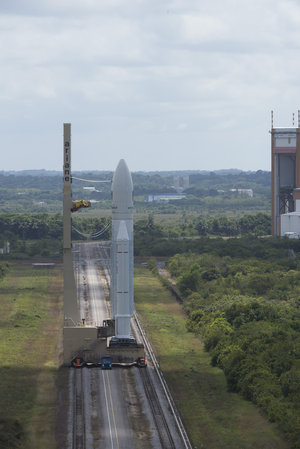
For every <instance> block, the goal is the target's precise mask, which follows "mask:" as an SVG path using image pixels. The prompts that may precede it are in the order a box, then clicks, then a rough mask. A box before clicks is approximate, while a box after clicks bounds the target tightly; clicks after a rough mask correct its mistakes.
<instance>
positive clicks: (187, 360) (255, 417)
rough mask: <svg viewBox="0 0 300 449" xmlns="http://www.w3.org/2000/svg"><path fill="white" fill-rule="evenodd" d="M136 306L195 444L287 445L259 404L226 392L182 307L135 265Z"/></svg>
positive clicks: (227, 448) (210, 448)
mask: <svg viewBox="0 0 300 449" xmlns="http://www.w3.org/2000/svg"><path fill="white" fill-rule="evenodd" d="M135 306H136V310H137V312H138V313H139V316H140V318H141V321H142V323H143V326H144V328H145V331H146V333H147V335H148V337H149V339H150V341H151V343H152V345H153V348H154V350H155V353H156V355H157V358H158V361H159V363H160V367H161V369H162V371H163V373H164V376H165V378H166V380H167V383H168V385H169V388H170V390H171V391H172V394H173V397H174V399H175V402H176V404H177V407H178V409H179V410H180V413H181V416H182V419H183V422H184V424H185V427H186V429H187V432H188V434H189V436H190V439H191V441H192V444H193V446H194V447H196V448H197V449H200V448H201V449H204V448H205V449H221V448H222V449H286V448H288V447H289V445H288V443H287V442H286V441H285V440H284V439H283V438H282V437H281V436H280V435H279V434H278V433H277V429H276V427H275V426H274V425H272V424H270V423H269V422H268V421H267V419H266V417H265V416H263V415H262V414H261V412H260V411H259V409H258V408H256V407H255V406H254V405H253V404H251V403H250V402H247V401H245V400H243V399H242V398H241V397H240V396H238V395H237V394H233V393H229V392H228V391H227V386H226V379H225V376H224V374H223V372H222V371H221V370H219V369H218V368H215V367H212V366H211V364H210V357H209V355H208V353H206V352H205V351H204V349H203V344H202V342H201V340H200V339H199V338H198V337H196V336H194V335H193V334H191V333H189V332H187V331H186V328H185V322H186V316H185V315H184V313H183V311H182V307H181V306H180V305H179V304H178V303H177V302H176V301H175V299H174V298H173V297H172V295H171V293H170V292H169V291H168V290H166V289H165V288H164V287H163V286H162V285H161V283H160V281H159V279H158V278H157V277H156V276H154V275H153V274H152V273H151V272H150V271H149V270H147V269H146V268H141V267H137V268H136V269H135Z"/></svg>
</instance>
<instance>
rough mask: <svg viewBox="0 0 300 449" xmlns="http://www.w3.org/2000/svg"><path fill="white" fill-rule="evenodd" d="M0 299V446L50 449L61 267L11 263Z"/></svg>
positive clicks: (53, 419) (60, 293)
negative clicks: (40, 267)
mask: <svg viewBox="0 0 300 449" xmlns="http://www.w3.org/2000/svg"><path fill="white" fill-rule="evenodd" d="M0 302H1V317H0V389H1V395H0V447H1V449H14V448H22V449H27V448H30V449H35V448H41V447H43V448H44V449H50V448H53V447H55V441H54V427H55V418H56V387H55V382H56V374H57V368H58V357H59V352H60V348H59V340H60V330H59V329H60V328H61V320H62V317H61V309H62V307H61V306H62V278H61V269H56V268H54V269H40V270H36V269H33V268H32V265H31V263H28V262H18V263H17V262H15V263H11V266H10V270H9V272H8V274H7V275H6V276H5V277H4V278H3V279H2V280H1V282H0Z"/></svg>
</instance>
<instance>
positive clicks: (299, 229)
mask: <svg viewBox="0 0 300 449" xmlns="http://www.w3.org/2000/svg"><path fill="white" fill-rule="evenodd" d="M280 219H281V233H280V235H281V236H282V237H284V236H285V234H286V233H287V232H294V233H295V234H297V235H298V237H300V212H291V213H289V214H283V215H281V216H280Z"/></svg>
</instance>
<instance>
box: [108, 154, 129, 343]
mask: <svg viewBox="0 0 300 449" xmlns="http://www.w3.org/2000/svg"><path fill="white" fill-rule="evenodd" d="M132 194H133V184H132V179H131V174H130V172H129V170H128V167H127V165H126V162H125V161H124V159H121V160H120V162H119V164H118V166H117V168H116V171H115V173H114V177H113V181H112V251H111V277H112V279H111V312H112V317H113V319H114V320H115V333H116V335H115V336H116V337H117V338H130V319H131V317H132V315H133V312H134V305H133V200H132Z"/></svg>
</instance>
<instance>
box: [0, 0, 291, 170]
mask: <svg viewBox="0 0 300 449" xmlns="http://www.w3.org/2000/svg"><path fill="white" fill-rule="evenodd" d="M242 3H243V5H242V6H240V5H241V3H238V5H239V7H238V8H237V2H236V0H226V2H225V3H224V1H221V0H215V2H205V1H199V0H172V1H171V0H165V1H161V0H160V1H159V0H152V1H151V2H149V1H146V0H132V1H130V2H128V1H127V0H126V1H125V0H101V1H99V0H72V1H71V0H52V1H50V0H44V1H43V2H40V1H38V0H26V1H25V0H23V1H21V0H18V1H17V0H11V1H10V2H2V3H1V5H0V56H1V72H0V83H1V93H0V99H1V103H2V107H1V108H0V117H1V120H2V124H0V128H1V129H2V131H1V132H2V139H3V143H5V145H8V147H10V148H12V147H13V146H15V145H16V143H13V142H12V141H11V140H9V133H10V130H11V129H12V128H13V126H14V123H15V122H17V124H18V129H19V132H20V133H22V132H25V131H24V130H26V136H27V138H28V142H29V141H30V142H31V144H29V143H28V145H27V147H30V148H31V147H32V149H30V151H32V154H33V156H32V158H31V160H29V162H28V163H29V164H30V163H39V164H42V163H43V159H42V158H40V156H39V153H38V150H37V149H36V151H37V154H35V153H34V151H35V143H34V142H36V139H38V135H37V132H38V133H39V132H42V131H41V130H43V132H45V129H46V128H47V126H49V133H50V134H51V133H56V132H57V126H59V124H60V123H62V121H68V120H70V121H72V122H73V123H74V126H75V125H76V127H77V129H80V132H79V133H78V139H80V141H81V143H82V145H84V142H86V144H87V146H88V148H89V157H90V160H91V161H93V166H94V165H95V164H96V162H95V160H96V158H97V155H96V154H95V155H94V154H93V153H92V146H91V145H88V142H89V141H90V139H91V138H93V141H94V142H95V140H96V141H98V142H100V141H101V145H102V146H103V145H105V144H106V145H107V147H108V148H109V152H107V153H106V157H107V165H106V168H112V167H113V165H112V157H113V156H112V155H114V154H115V155H117V152H118V148H119V147H120V146H121V147H124V146H126V147H127V148H128V157H129V158H131V157H132V160H133V161H139V163H140V164H142V163H143V162H145V163H146V162H147V164H150V163H151V164H152V165H151V167H150V165H149V169H150V168H155V167H156V168H160V167H159V164H160V160H159V157H160V156H161V154H162V151H163V150H165V145H167V147H168V148H175V149H176V151H175V152H174V151H173V152H172V158H170V157H168V156H170V155H169V153H168V154H167V155H166V157H165V159H164V161H165V162H164V163H165V164H166V163H167V161H172V162H170V163H172V164H173V168H176V167H178V168H180V167H183V165H182V164H183V163H184V164H186V165H185V168H188V165H189V163H190V164H191V166H193V167H195V164H196V156H197V155H198V157H199V151H198V152H197V150H196V149H197V145H198V146H199V147H200V146H202V145H203V147H205V148H212V152H218V151H219V150H218V148H219V147H221V146H222V148H223V147H224V145H227V146H228V151H229V152H232V154H233V155H234V158H235V161H236V164H237V165H236V166H240V167H242V168H246V167H244V166H243V165H242V164H246V162H247V163H248V164H249V166H250V165H251V166H252V167H254V166H255V165H256V166H257V167H258V168H259V167H260V166H261V167H262V168H266V164H268V163H269V162H266V160H265V159H266V158H265V156H262V155H263V154H264V151H266V152H267V153H268V151H269V147H268V146H269V142H268V134H267V127H268V126H269V124H268V121H269V111H270V109H272V108H274V109H275V110H276V109H277V110H282V111H283V114H285V113H286V112H287V111H289V110H291V112H293V111H294V110H295V108H297V104H295V98H297V97H299V87H298V84H299V83H298V79H299V72H300V61H299V58H298V47H299V44H298V43H299V42H300V39H299V38H300V27H299V25H300V8H299V6H298V4H297V2H294V1H292V0H284V1H283V0H275V1H274V0H272V1H271V0H253V1H252V2H242ZM36 123H38V124H39V130H40V131H37V130H36V127H35V124H36ZM43 123H44V124H43ZM46 123H47V126H46ZM218 127H219V128H220V129H222V130H223V132H224V133H225V134H226V136H227V138H228V143H227V144H226V143H224V137H222V138H219V140H218V137H217V136H216V137H214V138H213V139H212V137H211V135H212V134H211V133H215V134H216V131H217V129H218ZM50 128H51V130H50ZM250 128H251V133H250V131H249V129H250ZM84 129H86V131H84ZM74 132H75V131H74ZM100 132H101V133H102V135H101V136H98V137H97V133H100ZM30 133H31V134H30ZM254 134H255V138H254V137H253V136H254ZM30 135H31V137H30V138H29V136H30ZM40 136H41V138H42V134H40ZM150 136H151V137H150ZM162 136H164V137H162ZM237 136H240V139H244V142H246V141H247V144H246V146H248V148H249V150H250V147H251V157H252V158H253V161H252V160H251V159H250V157H249V158H248V159H247V158H245V157H244V156H243V157H240V154H239V151H238V148H239V145H240V144H241V143H240V142H239V139H238V137H237ZM256 136H260V138H261V142H262V143H261V147H259V145H258V144H256V143H255V142H257V139H258V137H256ZM251 138H252V139H253V144H251V143H250V141H251ZM55 139H56V136H53V137H52V142H53V140H55ZM103 139H106V142H104V141H103ZM181 139H185V141H184V140H181ZM197 139H199V140H198V144H197ZM48 140H49V142H50V141H51V139H48ZM23 141H24V139H23ZM258 141H259V140H258ZM14 142H18V139H17V137H16V138H15V141H14ZM20 142H21V136H20ZM132 142H134V143H133V144H132ZM220 142H222V143H220ZM232 142H234V145H235V150H233V149H232V148H233V146H232V145H233V144H232ZM23 145H24V143H23ZM46 145H47V144H46ZM99 145H100V143H99ZM139 145H142V147H141V148H140V146H139ZM150 145H155V146H156V147H157V157H158V159H157V162H156V161H155V159H154V158H149V159H148V156H147V154H148V153H147V152H148V151H154V150H153V148H152V147H151V146H150ZM180 145H182V148H185V151H184V156H183V153H182V151H180V148H181V147H180ZM253 145H257V150H255V151H253ZM258 147H259V149H258ZM261 148H265V150H263V151H262V150H261ZM189 149H190V150H189ZM28 151H29V150H28ZM135 151H138V153H139V157H138V158H136V157H135V153H134V152H135ZM189 151H190V152H189ZM247 154H250V151H249V152H248V153H247ZM237 155H238V157H237ZM189 156H190V158H189ZM115 157H116V158H117V156H115ZM7 158H9V154H8V155H7ZM239 158H240V159H239ZM229 159H230V158H227V160H226V159H224V161H223V159H222V158H219V160H220V161H223V163H224V164H225V163H227V162H228V163H229V165H230V166H233V165H234V164H233V163H232V161H230V160H229ZM74 160H76V157H75V159H74ZM208 160H209V158H207V155H206V161H207V162H208ZM216 160H218V158H215V157H214V158H212V160H211V163H212V164H213V163H214V162H215V161H216ZM19 161H20V164H21V161H22V156H21V157H20V158H19ZM38 161H40V162H38ZM4 162H5V161H4ZM88 162H89V161H88V160H87V162H86V164H88ZM8 163H9V162H7V164H8ZM11 163H13V160H12V161H11ZM26 163H27V162H26ZM53 164H54V165H55V164H56V162H55V161H54V162H53ZM81 164H82V163H81ZM136 164H137V162H136ZM155 164H157V165H156V166H155ZM239 164H241V165H239ZM39 166H41V165H39ZM59 166H60V165H59ZM20 168H21V167H20ZM28 168H30V167H28ZM51 168H54V167H53V166H52V167H51ZM77 168H79V167H77ZM133 168H135V169H139V168H141V169H147V166H138V165H137V166H136V167H133ZM164 168H167V167H166V166H165V167H164ZM202 168H203V167H202ZM204 168H205V167H204ZM210 168H213V167H210ZM218 168H222V167H218Z"/></svg>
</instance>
